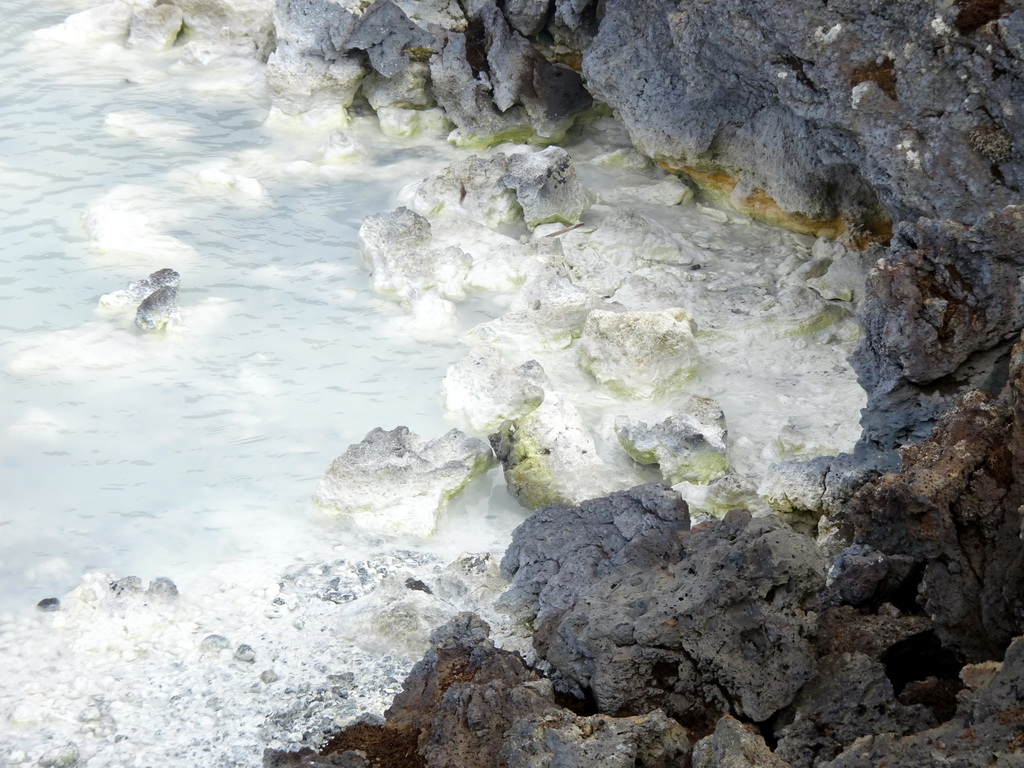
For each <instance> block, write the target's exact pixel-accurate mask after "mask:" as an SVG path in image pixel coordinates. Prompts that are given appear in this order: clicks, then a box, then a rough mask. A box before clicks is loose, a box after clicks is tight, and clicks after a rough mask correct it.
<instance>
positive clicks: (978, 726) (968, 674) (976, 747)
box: [822, 637, 1024, 768]
mask: <svg viewBox="0 0 1024 768" xmlns="http://www.w3.org/2000/svg"><path fill="white" fill-rule="evenodd" d="M960 677H961V679H962V680H963V682H964V684H965V686H966V690H965V691H964V692H963V693H962V694H961V695H960V697H959V704H958V707H957V712H956V715H955V717H953V718H952V719H950V720H948V721H947V722H945V723H943V724H942V725H940V726H939V727H937V728H933V729H931V730H926V731H921V732H919V733H915V734H913V735H911V736H905V737H903V738H899V737H898V736H897V735H896V734H893V733H879V734H876V735H864V736H862V737H861V738H859V739H857V740H856V741H855V742H854V743H853V744H851V745H850V746H849V747H848V748H847V749H846V750H844V751H843V752H842V753H841V754H840V755H839V756H838V757H836V758H835V759H834V760H832V761H831V762H828V763H822V768H875V766H879V765H890V766H912V765H913V766H917V765H955V766H959V767H961V768H981V767H982V766H999V767H1000V768H1011V766H1017V765H1020V764H1021V761H1022V759H1024V757H1022V752H1024V709H1022V708H1021V703H1022V701H1024V637H1018V638H1016V639H1015V640H1014V641H1013V643H1012V644H1011V645H1010V647H1009V648H1007V650H1006V655H1005V658H1004V659H1003V661H1002V662H994V661H989V662H985V663H982V664H975V665H968V666H966V667H964V668H963V670H961V672H960Z"/></svg>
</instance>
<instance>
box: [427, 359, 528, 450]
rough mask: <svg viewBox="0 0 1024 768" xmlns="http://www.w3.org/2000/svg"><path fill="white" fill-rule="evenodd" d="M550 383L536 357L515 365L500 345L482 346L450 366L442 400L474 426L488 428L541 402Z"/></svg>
mask: <svg viewBox="0 0 1024 768" xmlns="http://www.w3.org/2000/svg"><path fill="white" fill-rule="evenodd" d="M547 383H548V381H547V376H546V375H545V373H544V369H543V368H542V367H541V365H540V363H538V362H537V361H536V360H528V361H527V362H525V363H523V364H522V365H513V364H511V363H510V362H508V361H507V360H506V359H505V356H504V355H503V354H502V353H501V350H500V349H498V348H497V347H492V346H484V347H478V348H477V349H474V350H473V351H472V352H470V353H469V354H468V355H467V356H466V357H464V358H463V359H462V360H460V361H459V362H457V363H455V364H454V365H452V366H451V367H450V368H449V369H448V372H447V373H446V374H445V377H444V380H443V381H442V382H441V402H442V405H443V406H444V409H445V411H446V412H447V413H449V414H451V415H454V416H455V417H456V418H458V419H459V421H462V422H464V423H465V424H466V425H467V426H468V427H469V428H470V429H473V430H475V431H477V432H486V431H488V430H493V429H494V428H496V427H499V426H500V425H501V423H502V422H503V421H507V420H510V419H513V420H514V419H517V418H520V417H522V416H525V415H526V414H527V413H529V412H530V411H532V410H533V409H534V408H536V407H537V406H538V405H540V404H541V402H542V401H543V400H544V388H545V387H546V386H547Z"/></svg>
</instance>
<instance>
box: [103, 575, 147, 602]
mask: <svg viewBox="0 0 1024 768" xmlns="http://www.w3.org/2000/svg"><path fill="white" fill-rule="evenodd" d="M110 591H111V592H112V593H113V594H114V597H124V596H125V595H134V594H138V593H139V592H141V591H142V579H140V578H139V577H138V576H125V577H124V578H123V579H118V580H117V581H112V582H110Z"/></svg>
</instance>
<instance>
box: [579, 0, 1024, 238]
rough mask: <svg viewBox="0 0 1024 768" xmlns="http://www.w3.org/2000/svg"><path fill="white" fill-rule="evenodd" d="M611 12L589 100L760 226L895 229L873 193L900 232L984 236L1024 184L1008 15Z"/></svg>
mask: <svg viewBox="0 0 1024 768" xmlns="http://www.w3.org/2000/svg"><path fill="white" fill-rule="evenodd" d="M603 12H604V13H603V18H601V21H600V31H599V32H598V34H597V37H596V38H595V39H594V41H593V43H592V44H591V45H589V46H588V47H587V48H586V49H585V50H584V52H583V72H584V75H585V76H586V79H587V83H588V86H589V87H590V89H591V92H592V93H593V94H594V95H595V96H596V97H597V98H599V99H602V100H604V101H606V102H607V103H609V104H611V105H612V106H613V107H614V108H615V109H616V111H617V112H618V113H619V114H620V115H621V116H622V118H623V120H624V121H625V122H626V125H627V126H628V128H629V130H630V133H631V135H632V137H633V139H634V141H635V143H636V144H637V145H638V146H639V147H640V148H641V149H643V150H644V151H645V152H647V153H648V154H650V155H651V156H652V157H654V158H655V159H656V160H658V161H659V162H661V163H663V164H665V165H667V166H669V167H672V168H676V169H679V170H682V171H686V172H688V173H690V174H691V175H693V177H694V178H695V179H696V180H697V181H698V182H699V183H701V184H702V185H704V186H706V187H708V188H710V189H713V190H716V191H718V192H719V193H721V194H725V195H729V196H731V198H732V202H733V203H734V204H735V205H737V207H740V208H743V209H747V210H749V211H751V212H752V213H753V214H754V215H755V216H759V217H761V218H765V219H767V220H777V221H779V222H781V223H786V224H787V225H789V226H793V227H795V228H804V229H807V230H813V231H818V232H821V233H823V234H825V233H829V232H831V233H832V234H836V233H838V232H841V231H843V229H845V228H847V227H850V226H853V227H858V226H861V227H862V226H867V227H868V228H870V229H873V230H874V231H875V232H876V233H877V234H883V233H884V223H883V221H882V220H883V219H884V217H883V216H880V213H879V211H878V209H877V208H876V207H875V203H874V194H872V191H871V190H874V192H875V193H877V195H878V198H879V199H880V201H881V203H882V204H883V205H884V206H885V207H886V208H887V209H888V210H889V212H890V213H891V214H893V217H894V218H895V219H896V220H901V219H907V218H914V217H917V216H928V217H935V218H950V219H953V220H956V221H963V222H967V223H973V222H974V221H976V220H977V219H978V218H979V217H980V216H982V215H983V214H984V213H985V212H986V211H988V210H991V209H994V208H1001V207H1003V206H1005V205H1007V204H1010V203H1012V202H1013V201H1014V200H1015V199H1017V198H1018V197H1019V194H1020V190H1021V188H1022V186H1024V154H1022V151H1021V150H1022V147H1021V144H1022V141H1024V113H1021V111H1020V110H1018V109H1015V108H1014V106H1013V105H1015V104H1020V103H1021V102H1022V100H1024V66H1022V57H1024V45H1022V39H1024V10H1013V4H1000V3H969V2H962V3H961V2H957V3H950V4H949V5H946V6H936V5H935V4H934V3H932V2H930V1H929V0H905V1H904V2H900V3H896V4H889V5H884V4H878V3H875V2H869V1H868V0H844V2H840V3H826V4H820V3H819V4H816V5H813V6H812V5H810V4H808V5H806V6H800V7H799V9H795V8H794V7H793V6H790V5H779V4H777V3H773V2H768V1H767V0H755V1H754V2H747V1H744V2H738V1H737V0H717V1H715V2H705V3H678V2H672V0H653V1H652V2H648V3H641V4H636V3H632V2H629V0H608V2H606V3H605V4H604V6H603ZM966 18H971V19H972V20H971V21H970V22H966V21H965V19H966ZM787 218H788V219H789V220H788V221H787Z"/></svg>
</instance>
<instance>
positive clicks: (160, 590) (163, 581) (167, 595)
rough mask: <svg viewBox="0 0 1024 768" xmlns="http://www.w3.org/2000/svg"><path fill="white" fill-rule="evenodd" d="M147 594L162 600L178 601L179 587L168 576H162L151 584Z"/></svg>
mask: <svg viewBox="0 0 1024 768" xmlns="http://www.w3.org/2000/svg"><path fill="white" fill-rule="evenodd" d="M146 592H147V593H148V594H149V596H150V597H155V598H160V599H162V600H167V601H171V600H177V599H178V585H177V584H175V583H174V582H173V581H171V580H170V579H168V578H167V577H166V576H161V577H159V578H156V579H153V580H152V581H151V582H149V589H147V590H146Z"/></svg>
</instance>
